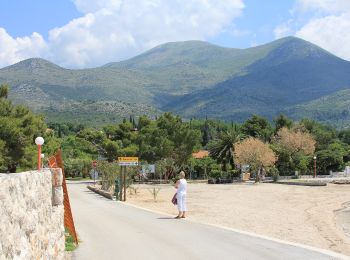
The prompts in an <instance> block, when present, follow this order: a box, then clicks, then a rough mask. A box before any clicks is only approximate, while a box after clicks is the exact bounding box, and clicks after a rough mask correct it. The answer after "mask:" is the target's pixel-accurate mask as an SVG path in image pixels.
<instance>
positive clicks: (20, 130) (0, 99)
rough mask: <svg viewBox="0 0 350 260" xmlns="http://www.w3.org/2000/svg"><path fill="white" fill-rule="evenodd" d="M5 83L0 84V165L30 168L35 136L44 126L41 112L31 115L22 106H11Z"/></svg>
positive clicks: (9, 167)
mask: <svg viewBox="0 0 350 260" xmlns="http://www.w3.org/2000/svg"><path fill="white" fill-rule="evenodd" d="M7 93H8V87H7V86H4V85H1V86H0V146H1V147H2V149H1V152H0V156H1V159H0V163H1V162H2V163H1V164H0V169H2V170H3V171H4V170H6V171H8V172H16V170H17V167H18V166H20V167H21V168H22V169H30V168H34V165H35V161H36V146H35V144H34V139H35V137H36V136H39V135H40V136H43V135H44V133H45V129H46V126H45V124H44V120H43V117H42V116H38V115H34V114H33V113H32V112H31V111H30V110H29V109H28V108H26V107H24V106H15V105H12V103H11V102H10V101H9V100H7Z"/></svg>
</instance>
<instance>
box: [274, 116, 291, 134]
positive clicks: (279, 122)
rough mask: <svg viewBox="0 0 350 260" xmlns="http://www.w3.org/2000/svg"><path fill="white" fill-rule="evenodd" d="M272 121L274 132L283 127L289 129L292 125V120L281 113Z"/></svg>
mask: <svg viewBox="0 0 350 260" xmlns="http://www.w3.org/2000/svg"><path fill="white" fill-rule="evenodd" d="M273 122H274V123H275V134H277V132H278V131H279V130H280V129H281V128H283V127H286V128H288V129H290V128H291V127H292V126H293V121H292V120H290V119H289V118H288V117H287V116H285V115H283V114H280V115H278V116H277V117H276V118H275V119H274V120H273Z"/></svg>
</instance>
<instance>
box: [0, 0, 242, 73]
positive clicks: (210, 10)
mask: <svg viewBox="0 0 350 260" xmlns="http://www.w3.org/2000/svg"><path fill="white" fill-rule="evenodd" d="M73 2H74V3H75V5H76V7H77V9H78V10H79V11H80V12H82V13H83V14H82V17H80V18H77V19H74V20H72V21H71V22H69V23H68V24H66V25H64V26H62V27H60V28H54V29H52V30H51V31H50V32H49V37H48V39H47V41H46V42H45V41H44V40H43V39H42V37H41V36H40V35H38V34H35V37H37V38H40V39H41V42H42V44H41V45H40V46H42V49H40V48H39V49H38V50H37V51H38V53H39V54H42V57H44V58H48V59H50V60H51V61H53V62H55V63H58V64H60V65H62V66H66V67H94V66H98V65H102V64H105V63H107V62H111V61H118V60H122V59H126V58H129V57H131V56H134V55H136V54H139V53H140V52H142V51H145V50H147V49H149V48H152V47H155V46H156V45H158V44H161V43H165V42H169V41H183V40H192V39H197V40H205V39H208V38H209V37H212V36H214V35H216V34H218V33H220V32H221V31H222V30H224V29H225V28H226V27H229V26H230V25H231V23H232V21H233V20H234V19H235V18H236V17H238V16H240V14H241V12H242V10H243V8H244V4H243V0H169V1H164V0H73ZM7 36H9V35H7ZM0 37H1V36H0ZM9 37H10V36H9ZM35 37H34V34H33V35H32V36H31V37H29V38H28V37H25V39H29V40H30V41H34V40H35ZM10 38H11V37H10ZM12 40H15V41H16V40H17V39H12ZM0 43H1V40H0ZM30 45H35V44H33V43H32V44H30V43H28V46H27V48H26V47H25V46H24V47H23V48H22V49H23V50H25V52H24V54H25V55H22V56H20V55H17V59H10V60H8V59H5V60H6V62H7V64H11V63H13V61H14V60H16V61H17V60H18V59H19V58H20V57H22V58H28V57H31V56H30V54H31V53H32V50H31V47H30ZM44 49H45V51H44ZM13 52H15V53H18V50H17V49H16V47H15V50H13ZM1 53H2V52H1V51H0V55H1ZM0 57H1V56H0Z"/></svg>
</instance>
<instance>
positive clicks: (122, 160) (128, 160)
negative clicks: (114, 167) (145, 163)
mask: <svg viewBox="0 0 350 260" xmlns="http://www.w3.org/2000/svg"><path fill="white" fill-rule="evenodd" d="M118 163H119V165H120V166H137V165H139V157H118Z"/></svg>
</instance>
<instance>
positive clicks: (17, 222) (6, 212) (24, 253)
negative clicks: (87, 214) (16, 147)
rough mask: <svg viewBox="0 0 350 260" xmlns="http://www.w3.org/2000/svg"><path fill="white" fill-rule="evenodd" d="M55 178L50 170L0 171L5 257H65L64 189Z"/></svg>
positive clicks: (0, 243) (0, 246) (1, 252)
mask: <svg viewBox="0 0 350 260" xmlns="http://www.w3.org/2000/svg"><path fill="white" fill-rule="evenodd" d="M53 172H55V174H56V175H57V176H56V177H59V174H62V173H61V171H59V170H57V169H55V170H53ZM58 172H60V173H58ZM53 178H54V177H53V174H52V172H51V171H50V170H48V169H43V170H41V171H40V172H38V171H31V172H22V173H12V174H0V259H1V260H3V259H64V247H65V242H64V241H65V237H64V223H63V222H64V219H63V214H64V209H63V205H62V201H63V192H62V187H60V186H59V185H58V184H57V182H56V184H55V185H56V186H55V187H54V186H53ZM56 179H57V178H56ZM54 202H55V204H56V205H55V206H54ZM60 202H61V203H60Z"/></svg>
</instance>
